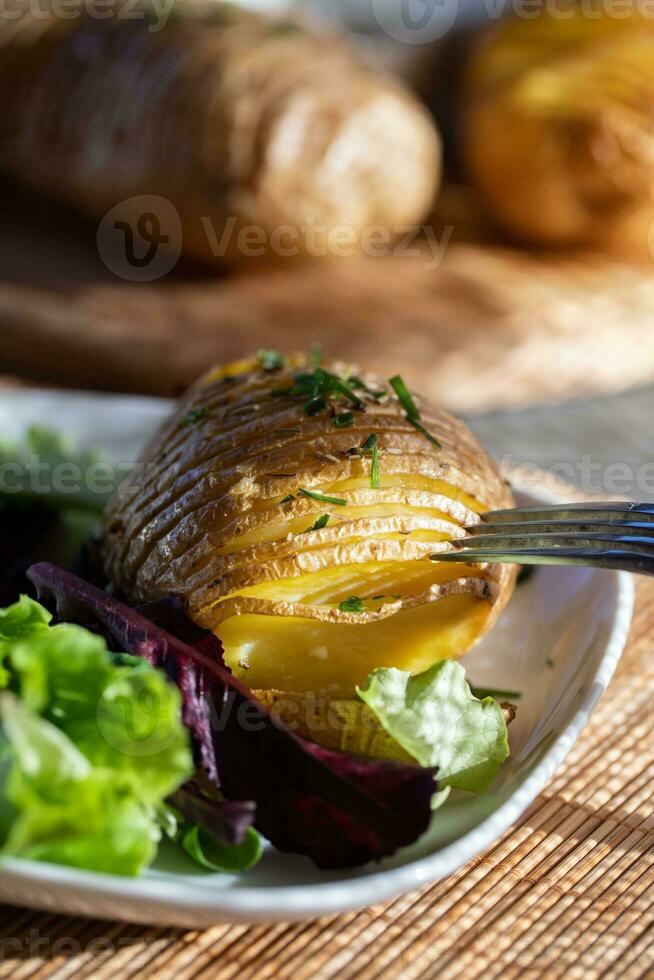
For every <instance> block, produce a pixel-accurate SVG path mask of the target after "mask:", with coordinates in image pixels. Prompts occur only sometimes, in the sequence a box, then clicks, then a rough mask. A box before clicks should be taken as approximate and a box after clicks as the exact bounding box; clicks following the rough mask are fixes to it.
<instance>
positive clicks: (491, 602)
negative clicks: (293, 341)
mask: <svg viewBox="0 0 654 980" xmlns="http://www.w3.org/2000/svg"><path fill="white" fill-rule="evenodd" d="M321 403H322V404H321ZM418 404H419V406H420V412H421V419H420V421H419V425H418V426H417V427H416V426H414V424H412V423H411V421H409V419H408V417H407V414H406V411H405V406H404V405H403V403H401V401H400V400H399V399H398V398H397V397H396V396H395V394H394V393H393V392H392V391H391V389H390V388H389V387H388V386H383V385H381V384H380V382H379V380H378V379H377V378H374V377H370V376H367V375H366V376H360V375H356V374H354V373H353V372H352V369H349V368H347V367H346V366H345V365H342V364H333V365H328V366H327V367H326V368H324V369H323V368H318V369H314V368H312V367H311V366H309V365H307V364H306V362H304V361H303V360H302V359H295V360H294V362H293V363H292V364H291V365H288V364H287V365H285V366H283V367H279V368H276V369H274V370H265V369H264V368H263V367H262V366H261V365H259V364H257V363H256V362H255V361H244V362H239V363H237V364H233V365H229V366H227V367H226V368H222V369H218V370H215V371H212V372H210V373H209V374H207V375H206V376H205V377H204V378H202V379H201V380H200V381H199V382H198V383H197V384H196V385H195V386H194V387H193V388H192V389H191V390H190V391H189V393H188V394H187V395H186V396H185V398H183V399H182V401H181V403H180V405H179V407H178V409H177V410H176V412H175V413H174V414H173V416H172V417H171V419H170V420H169V421H168V422H167V423H166V425H165V426H164V427H163V429H162V430H161V432H160V433H159V434H158V436H157V437H156V438H155V440H154V441H153V442H152V443H151V445H150V446H149V447H148V449H147V450H146V452H145V453H144V456H143V458H142V461H141V464H140V467H139V469H138V470H137V472H136V474H135V475H134V477H133V479H132V480H131V481H130V485H129V486H126V487H124V488H123V490H122V491H121V493H120V494H119V495H118V496H117V497H116V499H115V500H114V502H113V503H112V505H111V506H110V507H109V509H108V513H107V516H106V521H105V527H104V535H103V553H104V560H105V565H106V572H107V574H108V576H109V577H110V578H111V580H112V581H113V582H114V583H115V584H116V586H117V587H118V589H119V590H120V591H121V592H122V593H124V594H125V595H126V596H127V597H128V598H129V599H131V600H132V601H143V600H149V599H155V598H159V597H161V596H164V595H167V594H170V593H174V594H177V595H180V596H181V597H182V598H183V600H184V602H185V604H186V607H187V610H188V612H189V614H190V616H191V617H192V618H193V619H194V620H195V621H196V622H198V623H199V624H200V625H202V626H204V627H205V628H208V629H211V630H214V631H215V632H216V633H217V635H218V636H219V637H220V638H221V640H222V641H223V644H224V647H225V652H226V660H227V663H228V664H229V666H230V667H231V668H232V670H233V671H234V672H235V673H236V674H237V675H239V676H241V677H243V678H244V679H245V680H246V681H247V683H248V684H249V685H250V686H252V687H254V688H257V689H261V690H275V691H293V692H300V693H301V692H306V691H314V692H320V693H322V694H324V695H326V696H327V697H329V698H343V697H344V698H348V697H351V696H352V695H353V694H354V690H355V687H356V685H357V684H361V683H362V682H363V681H364V679H365V678H366V676H367V675H368V673H369V672H370V670H372V669H373V668H374V667H377V666H394V667H399V668H402V669H405V670H411V671H419V670H423V669H426V668H427V667H428V666H429V665H430V664H431V663H433V662H434V661H435V660H437V659H439V658H441V657H456V656H459V655H461V654H463V653H464V652H465V651H466V650H467V649H468V648H469V647H470V645H471V644H472V643H474V642H475V641H476V640H477V639H478V638H479V637H480V636H481V635H483V633H484V632H485V631H486V630H487V629H488V628H489V627H490V625H491V624H492V622H493V621H494V620H495V618H496V617H497V615H498V614H499V612H500V611H501V609H502V608H503V607H504V605H505V603H506V601H507V600H508V598H509V595H510V594H511V591H512V588H513V582H514V570H513V569H511V567H510V566H499V565H486V566H470V565H466V566H462V565H458V564H454V563H447V562H444V561H438V560H433V559H432V557H430V556H434V555H438V554H439V553H440V552H442V551H445V550H446V549H447V548H448V541H449V540H451V539H452V538H453V537H456V536H461V535H462V534H463V533H464V532H463V530H462V526H461V525H463V524H466V523H471V522H474V521H476V520H478V516H477V515H478V513H479V512H481V511H483V510H485V509H488V508H495V507H500V506H506V505H510V503H511V494H510V491H509V489H508V487H507V485H506V484H505V483H504V482H503V481H502V480H501V479H500V477H499V476H498V474H497V472H496V470H495V469H494V467H493V465H492V464H491V462H490V460H489V459H488V457H487V456H486V454H485V453H484V452H483V450H482V449H481V447H480V446H479V445H478V443H477V442H476V440H475V438H474V436H473V435H472V433H471V432H470V431H469V430H468V428H467V427H466V426H465V425H464V424H463V423H462V422H460V421H458V420H457V419H455V418H453V417H452V416H450V415H448V414H447V413H445V412H443V411H440V410H434V409H431V408H429V407H427V406H425V405H423V404H422V402H421V401H419V402H418ZM346 423H347V424H346ZM373 443H374V450H372V449H370V448H365V447H366V446H368V447H370V446H371V445H372V444H373ZM438 443H439V444H438ZM377 466H378V479H376V478H375V469H376V467H377Z"/></svg>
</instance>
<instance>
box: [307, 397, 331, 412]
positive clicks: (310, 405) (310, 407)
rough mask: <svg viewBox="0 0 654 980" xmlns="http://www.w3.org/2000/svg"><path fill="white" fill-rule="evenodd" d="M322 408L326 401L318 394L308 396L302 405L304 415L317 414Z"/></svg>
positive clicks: (325, 405) (325, 406)
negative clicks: (313, 396) (315, 396)
mask: <svg viewBox="0 0 654 980" xmlns="http://www.w3.org/2000/svg"><path fill="white" fill-rule="evenodd" d="M323 408H327V402H326V401H325V399H324V398H321V397H320V396H318V397H317V398H310V399H309V401H308V402H307V403H306V405H305V406H304V414H305V415H310V416H311V415H317V414H318V412H322V410H323Z"/></svg>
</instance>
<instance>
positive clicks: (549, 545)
mask: <svg viewBox="0 0 654 980" xmlns="http://www.w3.org/2000/svg"><path fill="white" fill-rule="evenodd" d="M625 546H626V550H629V551H630V552H633V553H638V554H643V555H649V556H652V555H654V536H652V537H639V536H636V535H632V534H605V533H602V532H600V533H592V532H591V533H572V534H570V533H565V532H559V531H558V530H557V531H555V532H553V533H551V534H542V533H539V534H531V533H526V532H524V531H522V532H517V533H509V534H507V533H505V532H504V530H502V531H497V532H496V533H494V534H484V535H483V536H480V537H479V538H477V536H476V535H474V534H472V535H470V536H469V537H466V538H457V539H456V540H455V541H454V542H453V547H454V548H455V549H456V550H457V551H468V550H473V551H480V552H481V551H484V552H486V551H490V550H498V549H503V550H507V551H511V552H515V553H517V552H518V551H524V550H533V549H535V548H539V549H545V548H546V549H548V550H550V551H551V550H554V549H556V550H558V549H560V548H576V549H577V550H580V549H583V550H584V551H586V552H588V551H590V552H593V551H602V550H625Z"/></svg>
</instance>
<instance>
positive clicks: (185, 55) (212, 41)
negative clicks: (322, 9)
mask: <svg viewBox="0 0 654 980" xmlns="http://www.w3.org/2000/svg"><path fill="white" fill-rule="evenodd" d="M123 8H124V9H123ZM57 9H58V8H56V9H55V10H54V12H53V13H52V14H51V15H50V16H47V11H46V10H44V9H43V8H42V5H38V8H36V7H35V6H34V4H32V3H30V2H29V0H14V3H13V5H12V4H10V9H9V14H8V15H7V16H3V17H2V18H1V19H0V92H1V93H2V94H1V95H0V168H2V169H3V170H4V171H5V172H8V173H10V174H11V175H13V176H14V177H15V178H18V179H19V180H21V181H23V182H24V183H25V184H27V185H28V186H30V187H32V188H35V189H38V190H39V191H42V192H45V193H46V194H48V195H51V196H52V197H55V198H58V199H59V200H61V201H63V202H65V203H66V204H68V205H71V206H73V207H74V208H76V209H78V210H81V211H83V212H86V213H87V214H88V215H90V216H91V217H94V218H100V217H102V216H103V215H104V214H105V213H107V212H108V211H109V210H110V209H112V208H113V207H114V206H116V205H117V204H118V203H119V202H125V201H126V200H127V202H128V203H123V204H122V205H121V208H122V211H121V218H125V216H126V215H127V216H128V218H129V217H130V215H129V209H130V203H129V199H131V198H132V197H134V196H141V195H157V196H161V197H163V198H165V199H166V200H167V201H170V202H171V203H172V205H174V207H175V208H176V209H177V211H178V213H179V216H180V220H181V240H179V241H178V240H176V239H175V236H176V235H177V237H179V233H178V231H176V230H175V229H174V228H172V227H166V228H162V229H161V230H162V232H165V234H167V235H168V237H169V238H172V240H171V241H170V243H169V244H170V245H171V247H173V248H178V247H180V246H181V247H182V248H183V250H184V251H185V252H186V253H188V254H190V255H192V256H195V257H197V258H199V259H201V260H207V261H209V262H211V261H214V260H216V259H218V260H219V261H222V260H223V259H224V258H227V259H228V260H229V259H232V260H237V259H239V258H241V257H243V256H244V255H245V256H246V257H247V256H249V255H258V254H261V253H262V252H264V251H267V252H268V254H273V253H274V254H279V255H292V254H295V253H296V252H297V251H298V250H299V251H300V252H308V253H309V254H324V251H325V248H327V250H329V242H327V243H326V234H327V232H329V230H330V229H333V228H336V227H339V226H342V225H346V226H347V227H348V229H349V230H350V231H351V232H352V233H353V235H354V236H355V237H356V239H357V242H358V243H359V244H360V236H361V234H362V232H363V231H364V230H365V229H367V228H369V227H370V226H376V225H383V226H385V227H387V228H391V229H392V228H393V226H394V225H402V224H405V223H409V224H410V223H414V222H420V221H421V220H422V219H423V217H424V216H425V214H426V212H427V211H428V210H429V208H430V204H431V202H432V200H433V197H434V193H435V190H436V187H437V183H438V179H439V166H440V165H439V156H440V149H439V139H438V135H437V133H436V130H435V128H434V125H433V123H432V121H431V119H430V117H429V115H428V113H427V112H426V110H425V109H424V108H423V107H422V106H421V105H420V104H419V103H418V101H417V100H416V99H415V98H414V97H413V96H412V95H411V94H410V93H409V92H408V91H407V90H405V89H404V87H403V86H402V85H401V84H400V83H399V82H396V81H395V80H393V79H392V78H390V77H386V76H385V75H383V74H381V73H380V72H378V71H375V70H374V69H372V68H371V67H369V66H367V65H366V64H364V63H362V61H361V60H360V59H359V57H358V56H357V55H356V54H355V52H354V51H353V50H352V49H351V48H350V47H349V46H348V45H347V44H346V43H345V42H344V41H342V40H340V39H338V38H335V37H333V36H318V35H315V34H312V33H311V32H309V31H308V30H306V29H305V28H304V27H303V26H302V25H301V24H299V23H296V22H291V21H288V20H271V19H268V18H265V17H261V16H259V15H257V14H254V13H249V12H246V11H243V10H240V9H239V8H237V7H236V6H233V5H231V4H227V3H221V2H219V0H178V2H177V3H176V4H175V6H174V7H173V8H172V10H171V11H170V14H169V16H168V18H167V19H164V18H163V17H162V19H161V22H160V21H158V20H156V19H155V20H153V17H154V14H153V10H154V8H153V5H151V4H148V3H145V2H142V3H141V6H139V5H138V4H134V3H132V2H131V0H129V2H128V3H124V2H123V0H119V2H118V4H117V6H115V7H114V8H113V9H112V12H111V15H110V16H107V13H108V12H107V11H106V10H105V9H104V6H103V13H102V16H101V17H100V16H94V15H91V14H85V13H84V12H83V10H84V5H82V6H81V9H80V11H77V16H74V17H66V18H64V17H60V16H57V12H56V10H57ZM167 9H169V8H167ZM132 206H133V209H134V214H133V216H132V217H133V220H134V222H136V219H137V218H138V217H140V212H139V208H142V204H139V202H138V201H137V202H134V203H133V205H132ZM307 223H309V224H310V226H311V228H310V231H311V229H313V237H311V235H310V234H309V232H306V234H305V232H304V231H303V228H304V226H305V225H306V224H307ZM252 228H254V231H253V232H252ZM245 229H250V231H251V232H252V233H251V234H250V237H249V238H248V239H247V241H246V242H245V244H243V243H240V244H239V241H238V236H239V233H240V232H242V231H244V230H245ZM316 229H317V230H316ZM289 230H290V231H289ZM275 235H278V237H279V240H278V241H276V239H275ZM325 243H326V244H325Z"/></svg>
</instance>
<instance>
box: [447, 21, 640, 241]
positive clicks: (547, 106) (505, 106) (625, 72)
mask: <svg viewBox="0 0 654 980" xmlns="http://www.w3.org/2000/svg"><path fill="white" fill-rule="evenodd" d="M653 109H654V20H653V19H652V18H651V17H640V16H639V15H638V10H637V8H633V9H631V10H630V11H629V12H628V16H627V17H626V18H625V19H619V18H617V17H611V16H607V15H604V16H603V15H602V12H601V10H600V9H598V10H597V11H596V12H595V16H589V15H588V11H587V9H586V10H585V9H582V8H581V7H580V6H579V5H577V4H570V5H569V6H568V7H567V9H564V10H563V14H561V12H560V10H559V9H558V8H557V11H556V15H554V14H552V13H551V12H550V13H548V12H547V11H546V10H545V9H544V10H543V11H541V15H540V16H538V17H536V18H534V19H530V20H526V19H520V18H517V17H516V18H513V19H509V20H507V21H506V22H504V23H502V24H501V25H499V26H498V27H497V28H496V29H494V30H493V31H491V32H490V33H489V34H487V36H486V37H485V38H484V39H483V40H482V42H481V43H480V44H479V46H478V47H477V49H476V51H475V53H474V54H473V56H472V59H471V64H470V69H469V77H468V92H467V111H466V113H465V117H464V120H463V137H462V152H463V157H464V161H465V164H466V167H467V170H468V173H469V176H470V177H471V179H472V181H473V183H474V184H475V186H476V188H477V189H478V191H479V193H480V196H481V199H482V201H483V203H484V204H485V205H486V207H487V209H488V211H489V213H490V214H491V216H492V217H493V218H494V219H495V220H496V222H497V223H498V224H499V225H500V226H501V227H503V228H504V229H505V230H506V231H508V232H509V233H510V234H512V235H514V236H516V237H517V238H519V239H522V240H524V241H528V242H532V243H535V244H541V245H547V246H549V245H554V246H579V245H582V246H590V247H594V248H598V249H604V250H607V251H616V252H619V253H622V254H625V253H626V254H630V255H632V256H634V257H649V255H650V243H649V236H650V226H651V223H652V221H653V220H654V135H653V134H654V129H653V127H652V121H653V119H654V115H653Z"/></svg>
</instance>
